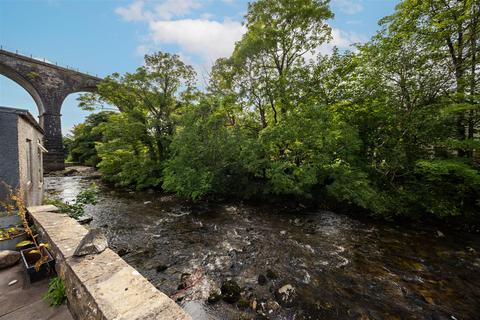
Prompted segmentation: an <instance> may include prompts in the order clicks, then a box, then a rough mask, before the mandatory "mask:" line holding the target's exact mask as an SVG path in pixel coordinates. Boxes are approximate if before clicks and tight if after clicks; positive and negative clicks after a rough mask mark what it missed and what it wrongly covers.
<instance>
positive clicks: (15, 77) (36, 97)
mask: <svg viewBox="0 0 480 320" xmlns="http://www.w3.org/2000/svg"><path fill="white" fill-rule="evenodd" d="M0 74H1V75H3V76H5V77H7V78H8V79H10V80H12V81H14V82H16V83H17V84H18V85H19V86H21V87H22V88H23V89H25V91H27V92H28V94H29V95H30V96H31V97H32V99H33V101H35V104H36V105H37V108H38V115H39V117H41V116H42V114H44V113H45V104H44V102H43V100H42V98H41V96H40V94H39V92H38V91H37V89H35V88H34V87H33V85H32V84H31V83H30V82H29V81H28V80H27V79H25V78H24V77H23V76H22V75H20V74H19V73H18V72H16V71H15V70H13V69H11V68H9V67H7V66H5V65H2V64H0Z"/></svg>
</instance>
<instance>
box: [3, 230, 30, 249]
mask: <svg viewBox="0 0 480 320" xmlns="http://www.w3.org/2000/svg"><path fill="white" fill-rule="evenodd" d="M26 239H27V234H26V232H25V230H24V229H23V228H22V227H15V226H11V227H8V228H1V227H0V250H15V249H16V248H17V243H18V242H21V241H24V240H26Z"/></svg>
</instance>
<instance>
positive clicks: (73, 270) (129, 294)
mask: <svg viewBox="0 0 480 320" xmlns="http://www.w3.org/2000/svg"><path fill="white" fill-rule="evenodd" d="M28 210H29V212H30V215H31V216H32V218H33V220H34V222H35V225H36V226H37V229H38V230H39V234H40V236H41V237H42V241H43V242H47V243H48V244H49V248H50V251H51V252H52V254H53V255H54V256H55V259H56V270H57V273H58V274H59V276H60V277H61V278H62V279H63V280H64V282H65V287H66V291H67V299H68V307H69V309H70V312H71V313H72V315H73V317H74V318H75V319H82V320H90V319H95V320H114V319H115V320H123V319H124V320H140V319H142V320H149V319H152V320H153V319H165V320H169V319H171V320H174V319H175V320H187V319H188V320H191V317H190V316H189V315H188V314H186V313H185V312H184V311H183V310H182V309H181V308H180V307H179V306H178V305H177V304H176V303H175V302H174V301H173V300H171V299H170V298H169V297H168V296H166V295H165V294H163V293H162V292H160V291H159V290H157V289H156V288H155V287H154V286H153V285H152V284H151V283H150V282H148V281H147V280H146V279H145V278H144V277H143V276H142V275H140V274H139V273H138V271H136V270H135V269H134V268H132V267H131V266H130V265H128V264H127V263H126V262H125V261H124V260H123V259H122V258H120V257H119V256H118V255H117V254H116V253H115V252H113V251H112V250H110V249H108V248H107V249H106V250H105V251H103V252H102V253H100V254H96V255H87V256H84V257H74V256H73V253H74V251H75V248H76V247H77V246H78V244H79V243H80V241H81V240H82V238H83V237H84V236H85V235H86V234H87V229H85V228H84V227H83V226H81V225H80V224H78V223H77V222H76V221H75V220H74V219H72V218H70V217H68V216H66V215H64V214H60V213H55V212H53V211H55V210H56V208H55V207H52V206H48V207H31V208H29V209H28Z"/></svg>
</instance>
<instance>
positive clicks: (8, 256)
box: [0, 250, 20, 269]
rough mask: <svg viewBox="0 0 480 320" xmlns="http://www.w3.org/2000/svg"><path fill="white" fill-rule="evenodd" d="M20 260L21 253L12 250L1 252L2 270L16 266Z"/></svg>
mask: <svg viewBox="0 0 480 320" xmlns="http://www.w3.org/2000/svg"><path fill="white" fill-rule="evenodd" d="M18 260H20V252H17V251H12V250H2V251H0V269H3V268H8V267H11V266H13V265H15V264H16V263H17V262H18Z"/></svg>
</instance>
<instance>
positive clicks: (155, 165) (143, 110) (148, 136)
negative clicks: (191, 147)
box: [81, 52, 195, 188]
mask: <svg viewBox="0 0 480 320" xmlns="http://www.w3.org/2000/svg"><path fill="white" fill-rule="evenodd" d="M194 82H195V72H194V71H193V68H192V67H191V66H188V65H185V64H184V63H183V62H182V61H181V60H180V58H179V57H178V56H177V55H171V54H168V53H161V52H159V53H156V54H154V55H146V56H145V66H143V67H140V68H138V69H137V70H136V72H135V73H127V74H125V75H123V76H120V75H119V74H113V75H112V76H109V77H107V78H106V79H105V80H104V81H102V83H100V84H99V85H98V93H93V94H87V95H84V96H82V97H81V106H82V107H83V108H85V109H90V110H91V109H93V108H95V107H98V106H103V105H104V104H109V105H113V106H116V107H117V108H118V109H119V110H120V111H121V113H120V114H119V115H115V116H113V117H111V118H110V120H109V121H108V122H107V123H106V124H104V125H102V126H101V127H100V128H101V129H100V131H101V132H102V134H103V135H104V139H103V141H102V142H100V143H98V144H97V150H98V153H99V155H100V157H101V162H100V163H99V167H100V169H101V170H102V171H104V173H105V176H106V178H107V179H110V180H112V181H113V182H115V183H118V184H121V185H130V184H133V185H136V186H137V187H140V188H143V187H148V186H158V185H160V184H161V180H162V179H161V170H162V165H163V161H165V160H166V159H167V158H168V154H169V145H170V142H171V138H172V135H173V133H174V131H175V121H176V120H175V118H176V116H177V115H178V114H179V113H180V112H181V111H182V108H185V107H187V106H188V105H189V103H190V100H191V99H192V97H193V95H194V87H193V85H194Z"/></svg>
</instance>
